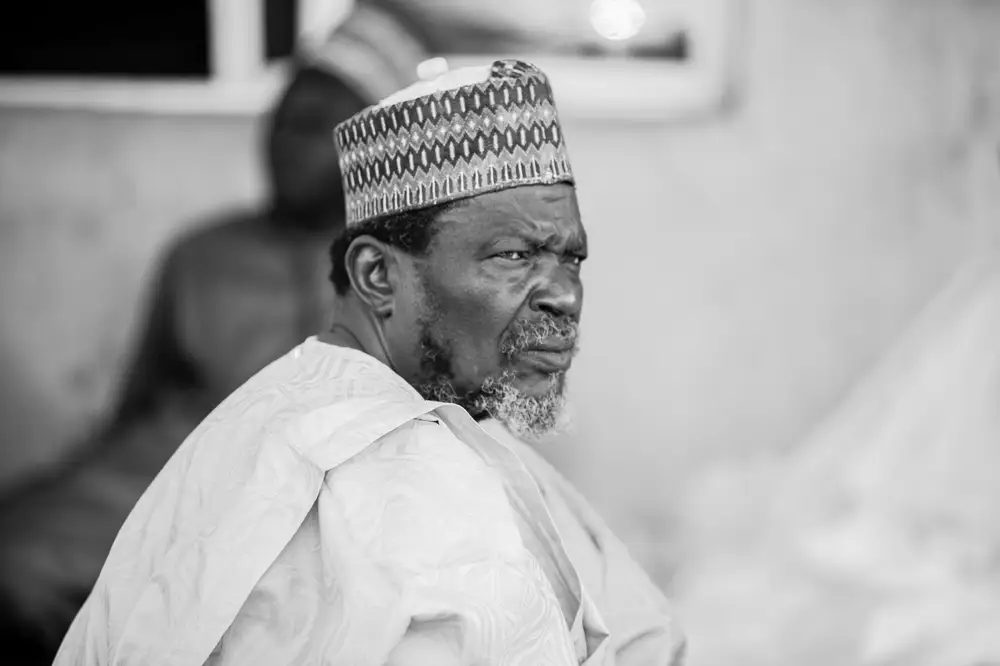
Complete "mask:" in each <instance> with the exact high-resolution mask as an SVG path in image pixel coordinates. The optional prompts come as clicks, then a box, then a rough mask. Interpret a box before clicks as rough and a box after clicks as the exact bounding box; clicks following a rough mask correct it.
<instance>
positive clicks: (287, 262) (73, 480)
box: [0, 5, 427, 664]
mask: <svg viewBox="0 0 1000 666" xmlns="http://www.w3.org/2000/svg"><path fill="white" fill-rule="evenodd" d="M426 57H427V55H426V53H425V52H424V47H423V45H422V42H421V41H420V39H418V38H417V37H415V36H414V34H413V31H412V30H411V29H410V28H409V27H408V26H404V25H403V24H402V23H401V22H400V21H399V20H398V19H397V18H395V17H394V15H393V14H390V13H388V12H386V11H383V10H380V9H379V8H378V7H376V6H368V5H359V6H358V7H357V8H356V9H355V11H354V12H353V14H352V15H350V16H349V17H348V18H347V19H346V21H345V22H344V23H343V24H341V25H340V26H339V27H338V28H337V29H336V30H335V31H334V32H333V33H332V34H331V36H330V37H329V39H327V40H326V41H325V42H323V43H319V44H315V45H310V46H308V47H307V48H302V49H300V50H299V52H298V53H297V54H296V56H295V58H294V60H295V62H294V63H293V69H292V73H291V76H290V81H289V82H288V84H287V86H286V88H285V89H284V91H283V93H282V95H281V96H280V99H279V100H278V101H277V103H276V105H275V106H274V108H273V109H272V110H271V112H270V114H269V116H268V119H267V124H266V129H265V134H266V142H265V146H264V153H265V157H266V167H267V172H268V176H269V178H270V185H271V190H270V194H271V197H270V201H269V205H268V206H267V207H266V208H264V209H262V210H258V211H252V212H249V213H238V214H234V215H232V216H230V217H228V218H225V219H222V220H214V221H211V222H209V223H207V224H204V225H201V226H200V227H199V228H197V229H195V230H194V231H192V232H190V233H187V234H186V235H185V236H183V237H182V238H180V239H179V240H177V241H176V242H175V243H174V244H173V247H172V248H171V249H170V250H169V251H168V252H167V253H166V256H165V259H164V260H163V262H162V265H161V268H160V271H159V275H158V279H157V280H156V283H155V287H154V292H153V296H152V302H151V307H150V309H149V313H148V317H147V321H146V323H145V330H144V331H143V333H142V338H141V340H140V342H139V345H138V350H137V353H136V354H135V356H134V360H133V363H132V366H131V369H130V372H129V373H128V376H127V378H126V381H125V383H124V387H123V389H122V393H121V396H122V398H121V403H120V405H119V406H118V408H117V410H116V411H115V412H114V414H113V416H112V418H111V419H110V422H109V423H108V425H107V426H106V427H105V428H103V431H101V432H99V433H97V434H96V435H95V436H93V437H92V438H90V440H89V441H88V442H87V444H86V445H85V446H82V447H80V448H79V450H78V451H76V452H75V453H74V455H73V456H72V458H71V459H67V460H65V461H64V464H62V465H61V466H60V467H59V468H58V469H57V470H55V471H54V472H52V473H50V474H47V475H45V477H44V478H40V479H34V480H30V481H29V482H28V483H27V484H24V485H22V486H21V487H19V488H17V489H15V490H14V491H13V492H11V493H9V494H8V496H7V497H6V498H5V499H4V501H3V503H2V505H0V636H2V638H3V643H4V647H5V650H8V651H10V650H13V651H15V652H17V653H19V654H21V655H23V657H22V658H23V659H24V661H23V663H26V664H27V663H39V664H41V663H46V664H49V663H51V661H52V659H53V657H54V656H55V652H56V649H57V648H58V645H59V642H60V640H61V639H62V637H63V635H64V634H65V632H66V630H67V628H68V627H69V624H70V622H71V621H72V619H73V617H74V615H75V614H76V613H77V611H78V609H79V608H80V606H81V605H82V604H83V602H84V600H85V599H86V597H87V594H88V593H89V592H90V589H91V588H92V587H93V585H94V582H95V581H96V580H97V577H98V574H99V572H100V569H101V566H102V564H103V563H104V560H105V558H106V557H107V554H108V551H109V549H110V548H111V544H112V542H113V541H114V539H115V535H116V534H117V533H118V530H119V529H120V528H121V525H122V522H123V521H124V520H125V518H126V516H127V515H128V513H129V511H131V509H132V507H133V505H134V504H135V502H136V500H137V499H138V498H139V496H140V495H141V494H142V493H143V491H144V490H145V489H146V488H147V486H148V485H149V483H150V482H151V481H152V479H153V478H154V477H155V475H156V474H157V473H158V472H159V471H160V469H161V468H162V466H163V465H164V463H166V461H167V460H168V459H169V458H170V456H171V455H173V453H174V452H175V451H176V450H177V447H178V446H179V445H180V444H181V442H182V441H183V440H184V438H185V437H187V436H188V435H189V434H190V433H191V431H192V430H193V429H194V427H195V426H196V425H197V424H198V423H199V422H200V421H201V420H202V419H204V418H205V416H206V415H207V414H208V413H209V412H210V411H211V410H212V409H213V408H214V407H215V406H216V405H217V404H218V403H219V402H220V401H221V400H222V399H223V398H224V397H225V396H226V395H228V394H229V393H230V392H232V391H233V390H234V389H236V388H237V387H238V386H240V385H241V384H242V383H243V382H245V381H246V380H247V379H248V378H250V377H251V376H252V375H253V374H254V373H256V372H257V371H258V370H260V369H261V368H263V367H264V366H265V365H267V364H268V363H270V362H271V361H273V360H274V359H276V358H278V357H279V356H281V355H282V354H284V353H285V352H287V351H288V350H289V349H291V348H292V347H293V346H294V345H296V344H297V343H299V342H300V341H301V340H302V339H303V338H304V337H305V336H307V335H310V334H312V333H316V332H318V331H320V330H322V329H323V328H324V327H325V324H326V316H327V313H328V312H329V308H330V305H331V301H332V298H333V293H332V290H331V289H330V286H329V282H328V281H327V274H328V273H329V258H328V254H327V253H328V248H329V245H330V242H331V240H332V239H333V238H334V236H336V235H337V233H338V232H340V231H341V230H342V229H343V228H344V194H343V190H342V188H341V178H340V170H339V166H338V158H337V153H336V149H335V146H334V143H333V141H332V140H331V136H332V131H333V128H334V126H335V125H336V124H337V123H339V122H340V121H343V120H345V119H347V118H348V117H350V116H351V115H353V114H354V113H355V112H357V111H359V110H360V109H362V108H364V107H365V106H367V105H368V104H371V103H374V102H375V101H377V100H378V99H381V98H382V97H384V96H386V95H388V94H389V93H391V92H392V91H395V90H398V89H399V88H401V87H403V86H404V85H406V84H408V83H410V82H412V81H414V80H416V67H417V65H418V64H419V63H420V62H421V61H422V60H423V59H425V58H426Z"/></svg>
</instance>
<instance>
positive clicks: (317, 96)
mask: <svg viewBox="0 0 1000 666" xmlns="http://www.w3.org/2000/svg"><path fill="white" fill-rule="evenodd" d="M363 106H364V105H363V103H362V102H361V100H360V99H358V98H357V97H356V96H354V95H353V94H352V93H350V92H349V91H348V90H347V89H346V88H345V87H344V86H343V85H341V84H340V83H339V82H338V81H336V80H334V79H333V78H332V77H329V76H327V75H325V74H322V73H320V72H314V71H306V72H301V73H299V74H298V75H297V76H296V78H295V80H294V81H293V82H292V83H291V85H290V86H289V89H288V91H287V92H286V94H285V97H284V98H283V99H282V100H281V102H280V103H279V104H278V106H277V108H275V110H274V116H273V119H272V123H273V124H272V128H271V133H270V136H269V137H268V145H267V157H268V166H269V169H270V176H271V181H272V186H273V190H274V191H273V195H274V198H275V201H276V204H277V205H278V207H279V208H280V209H281V210H282V211H283V212H285V213H286V214H288V215H290V216H291V217H293V218H296V219H298V220H300V221H301V222H302V223H303V224H309V225H315V226H320V225H322V223H323V222H324V220H325V218H327V217H328V216H329V215H331V214H332V215H334V216H337V218H338V219H339V217H341V216H342V215H343V210H344V193H343V186H342V184H341V178H340V165H339V163H338V155H337V148H336V145H335V144H334V141H333V130H334V128H335V127H336V126H337V124H338V123H340V122H341V121H343V120H346V119H347V118H349V117H351V116H352V115H354V114H355V113H357V112H358V111H361V109H362V108H363Z"/></svg>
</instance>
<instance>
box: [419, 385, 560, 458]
mask: <svg viewBox="0 0 1000 666" xmlns="http://www.w3.org/2000/svg"><path fill="white" fill-rule="evenodd" d="M515 379H516V376H515V374H514V373H513V371H511V370H504V371H503V372H502V373H500V375H498V376H493V377H487V378H486V381H485V382H483V385H482V386H481V387H479V388H478V389H476V390H474V391H470V392H468V393H466V394H464V395H460V394H459V393H458V392H457V391H456V390H455V387H454V385H453V384H452V382H451V380H450V379H449V378H447V377H445V376H438V377H436V378H434V379H432V380H430V381H427V382H424V383H422V384H421V385H419V386H418V387H417V390H418V391H419V392H420V394H421V395H422V396H423V397H424V399H425V400H432V401H435V402H448V403H454V404H456V405H459V406H460V407H462V408H463V409H465V410H466V411H467V412H469V414H470V415H472V417H473V418H474V419H476V420H477V421H481V420H483V419H489V418H492V419H496V420H497V421H499V422H500V423H503V424H504V425H505V426H506V427H507V429H508V430H510V431H511V433H512V434H514V435H515V436H516V437H518V438H520V439H523V440H527V441H531V442H537V441H539V440H540V439H542V438H543V437H545V436H546V435H550V434H553V433H556V432H559V431H561V430H562V429H564V428H565V427H566V426H567V425H568V417H567V411H566V396H565V392H564V387H565V381H566V380H565V376H564V374H563V373H558V374H554V375H551V377H550V379H549V390H548V391H546V392H545V393H543V394H542V395H539V396H535V395H527V394H526V393H524V392H522V391H520V390H518V389H517V387H515V386H514V381H515Z"/></svg>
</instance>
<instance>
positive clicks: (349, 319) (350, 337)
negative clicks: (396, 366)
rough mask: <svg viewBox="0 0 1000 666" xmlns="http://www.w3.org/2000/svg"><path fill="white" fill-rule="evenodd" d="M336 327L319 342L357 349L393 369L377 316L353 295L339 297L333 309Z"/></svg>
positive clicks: (324, 334)
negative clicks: (382, 340) (377, 328)
mask: <svg viewBox="0 0 1000 666" xmlns="http://www.w3.org/2000/svg"><path fill="white" fill-rule="evenodd" d="M333 321H334V322H335V323H334V325H333V326H332V327H331V328H330V330H328V331H326V332H325V333H322V334H320V335H319V336H318V337H319V340H320V341H322V342H326V343H328V344H331V345H336V346H338V347H347V348H349V349H356V350H357V351H360V352H364V353H366V354H368V355H369V356H372V357H374V358H376V359H377V360H379V361H380V362H382V363H383V364H385V365H386V366H388V367H390V368H392V363H391V362H390V360H389V357H388V355H387V354H386V352H385V349H384V348H383V345H382V343H381V342H380V340H379V334H378V331H376V329H375V323H374V322H375V316H374V315H373V314H372V313H371V312H370V311H369V310H368V309H367V307H366V306H365V305H364V304H363V303H361V302H360V301H358V299H357V298H354V297H353V296H352V295H348V296H343V297H338V298H337V301H336V304H335V305H334V308H333Z"/></svg>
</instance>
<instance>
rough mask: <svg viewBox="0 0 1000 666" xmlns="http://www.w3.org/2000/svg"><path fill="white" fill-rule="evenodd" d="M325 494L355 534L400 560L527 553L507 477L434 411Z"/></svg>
mask: <svg viewBox="0 0 1000 666" xmlns="http://www.w3.org/2000/svg"><path fill="white" fill-rule="evenodd" d="M323 493H324V494H325V495H326V497H327V498H328V500H332V501H329V502H328V504H327V507H328V508H329V509H330V510H333V511H335V513H336V514H337V515H336V516H335V518H336V519H337V520H342V521H343V523H344V524H345V525H347V526H349V530H350V532H351V534H352V537H353V539H354V540H356V541H357V542H359V543H367V544H374V543H378V544H379V546H378V547H379V549H380V551H381V552H382V553H383V555H384V556H385V557H386V558H388V559H391V560H393V561H397V562H402V561H417V560H419V561H422V562H425V563H427V562H444V561H447V560H450V559H451V558H453V557H454V556H456V554H459V553H468V552H470V549H472V551H474V552H498V551H499V552H505V551H507V550H511V549H513V550H512V551H511V552H515V553H517V552H520V546H521V541H520V537H519V536H518V531H517V527H516V525H515V523H514V518H513V511H512V509H511V506H510V502H509V500H508V499H507V495H506V492H505V491H504V486H503V480H502V478H501V477H500V475H499V474H498V473H497V472H496V471H495V470H494V469H492V468H491V467H490V466H489V465H487V464H486V463H485V461H484V460H483V459H482V458H480V457H479V455H478V454H477V453H476V452H475V451H474V450H473V449H472V448H471V447H470V446H469V445H467V444H466V443H465V442H463V441H462V440H461V439H459V437H457V436H456V435H455V434H454V433H453V432H452V431H451V430H450V429H449V427H448V426H447V425H446V424H445V423H444V422H442V421H439V420H437V419H436V418H434V417H433V416H426V417H420V418H415V419H412V420H410V421H409V422H407V423H406V424H404V425H402V426H400V427H399V428H396V429H395V430H393V431H392V432H391V433H389V434H388V435H386V436H384V437H382V438H381V439H379V440H378V441H377V442H375V443H374V444H372V445H370V446H369V447H368V448H366V449H365V450H364V451H363V452H361V453H360V454H359V455H357V456H355V457H354V458H352V459H351V460H349V461H347V462H345V463H344V464H343V465H340V466H339V467H337V468H336V469H333V470H331V471H330V472H328V473H327V477H326V482H325V484H324V489H323ZM334 507H335V508H334ZM326 518H330V516H329V514H327V516H326V517H323V516H321V520H325V519H326ZM484 549H485V550H484Z"/></svg>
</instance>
